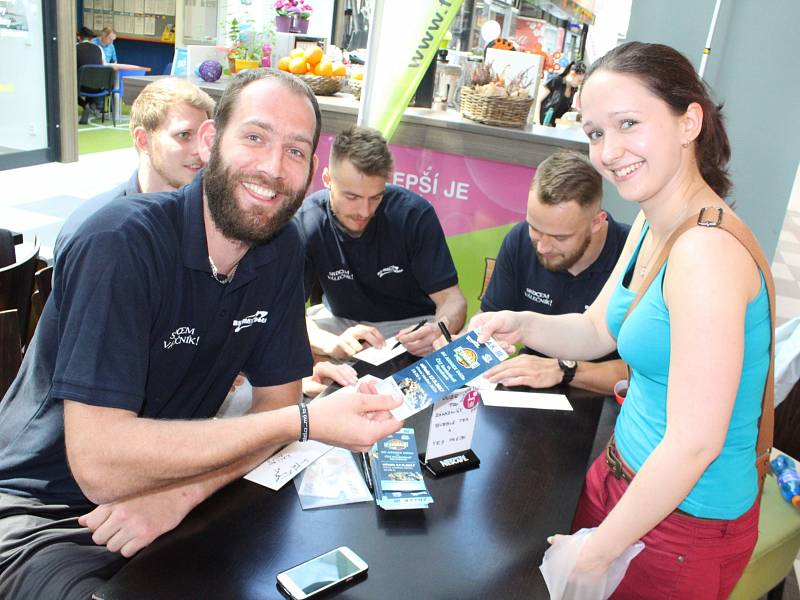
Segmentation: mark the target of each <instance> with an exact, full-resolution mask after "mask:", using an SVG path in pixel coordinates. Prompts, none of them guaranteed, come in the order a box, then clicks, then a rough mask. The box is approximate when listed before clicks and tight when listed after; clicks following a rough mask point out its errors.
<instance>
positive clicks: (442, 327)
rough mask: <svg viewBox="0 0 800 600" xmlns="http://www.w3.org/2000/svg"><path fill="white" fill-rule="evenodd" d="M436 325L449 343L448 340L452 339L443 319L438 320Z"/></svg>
mask: <svg viewBox="0 0 800 600" xmlns="http://www.w3.org/2000/svg"><path fill="white" fill-rule="evenodd" d="M437 325H438V326H439V331H441V332H442V335H443V336H444V339H446V340H447V343H448V344H449V343H450V342H452V341H453V336H452V335H450V330H449V329H447V325H445V324H444V321H439V322H438V323H437Z"/></svg>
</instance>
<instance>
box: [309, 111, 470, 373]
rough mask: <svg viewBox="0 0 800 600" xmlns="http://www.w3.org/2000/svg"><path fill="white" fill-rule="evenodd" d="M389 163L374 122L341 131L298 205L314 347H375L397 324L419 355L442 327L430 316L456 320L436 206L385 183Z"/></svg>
mask: <svg viewBox="0 0 800 600" xmlns="http://www.w3.org/2000/svg"><path fill="white" fill-rule="evenodd" d="M393 168H394V162H393V159H392V155H391V152H390V151H389V146H388V144H387V143H386V140H385V139H384V138H383V136H381V134H380V133H379V132H378V131H375V130H374V129H369V128H364V127H354V128H352V129H349V130H347V131H343V132H342V133H340V134H339V135H338V136H336V139H335V140H334V142H333V146H332V148H331V157H330V164H329V166H328V167H327V168H325V170H324V171H323V173H322V181H323V183H324V185H325V188H326V189H324V190H322V191H320V192H317V193H315V194H312V195H311V196H309V197H308V198H306V200H305V201H304V202H303V206H302V207H301V208H300V210H299V211H298V213H297V217H296V220H297V223H298V224H299V226H300V230H301V234H302V235H303V238H304V242H305V247H306V267H305V281H306V295H310V294H311V290H312V289H313V288H314V286H315V284H316V283H318V284H319V285H320V286H321V288H322V292H323V304H322V305H317V306H312V307H311V308H310V309H309V311H308V320H307V324H308V337H309V341H310V342H311V348H312V350H313V351H314V353H315V354H317V355H320V356H330V357H333V358H339V359H341V358H347V357H348V356H352V355H353V354H355V353H356V352H358V351H359V350H361V349H362V347H363V345H364V343H365V342H366V343H368V344H370V345H372V346H377V347H381V346H383V343H384V340H385V338H386V337H389V336H392V335H395V334H397V339H398V341H400V342H402V343H403V345H404V346H405V347H406V349H407V350H408V351H409V352H411V353H412V354H415V355H417V356H424V355H425V354H428V353H429V352H431V351H432V350H433V342H434V340H436V338H438V337H439V336H440V335H441V333H440V329H439V328H438V326H437V325H436V322H437V321H443V322H444V323H445V324H446V325H447V326H448V327H449V328H450V330H451V331H458V330H459V329H460V328H461V327H462V326H463V324H464V319H465V316H466V310H467V303H466V300H465V299H464V295H463V294H462V293H461V290H460V289H459V287H458V274H457V273H456V268H455V265H454V264H453V259H452V257H451V255H450V250H449V248H448V247H447V242H446V241H445V237H444V232H443V231H442V227H441V224H440V223H439V220H438V218H437V216H436V212H435V211H434V209H433V206H432V205H431V204H430V202H428V201H427V200H425V199H424V198H422V197H421V196H418V195H417V194H414V193H413V192H410V191H409V190H406V189H404V188H401V187H399V186H396V185H389V183H388V182H389V180H390V179H391V175H392V171H393ZM422 321H426V324H425V325H424V326H422V327H419V328H417V325H418V324H419V323H420V322H422Z"/></svg>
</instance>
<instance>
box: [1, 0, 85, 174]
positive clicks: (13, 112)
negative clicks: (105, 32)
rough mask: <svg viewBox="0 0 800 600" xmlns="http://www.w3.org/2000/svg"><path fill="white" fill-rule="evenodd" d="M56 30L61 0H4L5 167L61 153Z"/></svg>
mask: <svg viewBox="0 0 800 600" xmlns="http://www.w3.org/2000/svg"><path fill="white" fill-rule="evenodd" d="M55 31H56V6H55V0H0V56H2V57H3V60H2V61H0V170H3V169H10V168H14V167H21V166H26V165H32V164H38V163H44V162H51V161H55V160H58V159H59V157H60V148H59V136H58V135H57V132H58V130H57V127H58V101H57V98H58V93H57V92H58V82H57V75H56V68H55V65H56V57H55V41H56V38H55ZM72 68H74V66H73V67H72Z"/></svg>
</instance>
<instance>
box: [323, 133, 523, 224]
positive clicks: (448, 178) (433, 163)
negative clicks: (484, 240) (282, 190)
mask: <svg viewBox="0 0 800 600" xmlns="http://www.w3.org/2000/svg"><path fill="white" fill-rule="evenodd" d="M332 142H333V135H331V134H322V136H320V140H319V148H318V149H317V155H318V156H319V161H320V166H319V169H318V171H317V175H316V177H314V181H313V182H312V184H311V190H312V191H316V190H320V189H322V169H323V168H324V167H325V166H327V164H328V159H329V157H330V148H331V143H332ZM390 148H391V150H392V155H393V156H394V163H395V174H394V181H393V183H395V184H397V185H399V186H402V187H404V188H406V189H409V190H411V191H412V192H415V193H417V194H419V195H420V196H422V197H423V198H425V199H426V200H428V201H429V202H430V203H431V204H433V207H434V209H435V210H436V214H437V215H438V216H439V221H440V222H441V223H442V228H443V229H444V233H445V235H447V236H451V235H457V234H460V233H469V232H470V231H476V230H478V229H487V228H489V227H498V226H500V225H507V224H509V223H516V222H518V221H523V220H525V210H526V204H527V202H528V189H529V187H530V184H531V178H532V177H533V174H534V172H535V171H536V169H535V168H534V167H522V166H519V165H511V164H507V163H501V162H497V161H493V160H485V159H481V158H475V157H471V156H459V155H457V154H449V153H447V152H435V151H433V150H425V149H422V148H409V147H407V146H400V145H397V144H390Z"/></svg>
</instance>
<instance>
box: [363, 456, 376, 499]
mask: <svg viewBox="0 0 800 600" xmlns="http://www.w3.org/2000/svg"><path fill="white" fill-rule="evenodd" d="M359 454H361V470H362V471H363V472H364V481H365V482H366V484H367V488H368V489H369V491H370V492H373V493H374V492H375V490H374V489H373V487H372V472H371V470H372V469H371V467H370V464H369V456H368V455H367V453H366V452H359Z"/></svg>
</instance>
